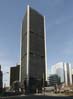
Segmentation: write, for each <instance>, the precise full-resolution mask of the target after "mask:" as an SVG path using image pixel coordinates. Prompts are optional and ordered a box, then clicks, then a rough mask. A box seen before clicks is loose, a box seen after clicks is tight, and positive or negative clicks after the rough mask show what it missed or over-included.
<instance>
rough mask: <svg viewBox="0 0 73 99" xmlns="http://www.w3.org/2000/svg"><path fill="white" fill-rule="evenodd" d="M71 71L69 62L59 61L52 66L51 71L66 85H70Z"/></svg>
mask: <svg viewBox="0 0 73 99" xmlns="http://www.w3.org/2000/svg"><path fill="white" fill-rule="evenodd" d="M71 71H72V70H71V64H69V63H63V62H60V63H57V64H55V65H53V66H52V73H56V74H57V75H58V76H59V77H60V78H61V83H65V85H66V86H68V85H72V72H71Z"/></svg>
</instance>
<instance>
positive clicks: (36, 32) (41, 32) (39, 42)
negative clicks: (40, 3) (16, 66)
mask: <svg viewBox="0 0 73 99" xmlns="http://www.w3.org/2000/svg"><path fill="white" fill-rule="evenodd" d="M21 38H22V39H21V69H20V71H21V75H20V79H21V82H23V81H24V79H25V78H27V79H28V80H29V78H30V77H33V78H36V79H42V78H43V75H44V78H45V80H46V79H47V64H46V39H45V38H46V36H45V19H44V16H42V15H41V14H40V13H39V12H37V11H36V10H34V9H32V8H31V7H29V5H28V6H27V9H26V13H25V16H24V18H23V22H22V37H21Z"/></svg>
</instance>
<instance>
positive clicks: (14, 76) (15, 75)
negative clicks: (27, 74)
mask: <svg viewBox="0 0 73 99" xmlns="http://www.w3.org/2000/svg"><path fill="white" fill-rule="evenodd" d="M19 74H20V65H16V66H15V67H11V68H10V86H11V85H12V83H13V82H14V81H19Z"/></svg>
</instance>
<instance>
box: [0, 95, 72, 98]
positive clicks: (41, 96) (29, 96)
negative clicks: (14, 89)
mask: <svg viewBox="0 0 73 99" xmlns="http://www.w3.org/2000/svg"><path fill="white" fill-rule="evenodd" d="M55 98H56V99H73V97H68V96H44V95H28V96H10V97H4V98H3V97H2V98H0V99H55Z"/></svg>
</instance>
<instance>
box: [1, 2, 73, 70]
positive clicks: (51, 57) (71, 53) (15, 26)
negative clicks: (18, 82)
mask: <svg viewBox="0 0 73 99" xmlns="http://www.w3.org/2000/svg"><path fill="white" fill-rule="evenodd" d="M39 2H41V0H40V1H39ZM72 2H73V1H72V0H71V1H70V2H69V0H66V1H65V0H55V2H54V1H51V0H47V1H46V2H45V0H44V1H43V2H42V6H40V5H41V4H39V5H38V2H37V0H35V1H32V0H30V5H31V6H32V7H33V8H35V9H37V10H38V11H39V12H41V13H42V14H43V15H45V16H46V26H47V30H46V31H47V32H46V33H47V62H48V68H50V66H51V65H52V64H55V63H57V62H59V61H66V62H69V63H72V64H73V48H72V44H73V40H72V31H73V29H72V25H73V21H72V18H73V12H72V7H73V6H72V4H73V3H72ZM27 3H28V2H27V1H25V0H22V1H17V0H16V1H11V2H10V1H9V0H7V1H0V11H1V12H4V13H2V15H1V19H0V22H1V24H0V33H1V36H0V37H1V39H0V42H1V44H0V45H1V46H0V49H1V51H0V55H1V56H0V64H1V65H2V70H3V71H4V72H6V71H9V68H10V66H14V65H15V64H16V63H18V62H19V60H20V59H19V56H20V55H19V52H20V49H19V48H20V45H19V43H20V32H21V29H20V25H21V20H22V17H23V14H24V12H25V11H24V9H25V8H26V5H27ZM53 35H54V36H53ZM48 70H49V69H48Z"/></svg>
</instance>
